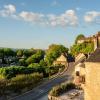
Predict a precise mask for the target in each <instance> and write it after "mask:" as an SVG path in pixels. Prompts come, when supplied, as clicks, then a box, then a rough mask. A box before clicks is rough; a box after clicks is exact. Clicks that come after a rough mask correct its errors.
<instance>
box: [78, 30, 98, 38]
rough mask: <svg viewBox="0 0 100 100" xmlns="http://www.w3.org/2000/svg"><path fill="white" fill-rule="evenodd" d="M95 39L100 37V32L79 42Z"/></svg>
mask: <svg viewBox="0 0 100 100" xmlns="http://www.w3.org/2000/svg"><path fill="white" fill-rule="evenodd" d="M95 37H100V31H98V32H97V33H96V34H95V35H92V36H89V37H82V38H80V39H79V40H92V39H94V38H95Z"/></svg>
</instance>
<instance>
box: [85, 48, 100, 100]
mask: <svg viewBox="0 0 100 100" xmlns="http://www.w3.org/2000/svg"><path fill="white" fill-rule="evenodd" d="M84 91H85V100H100V48H97V49H96V50H95V52H94V53H93V54H91V55H90V57H89V58H88V59H87V60H86V62H85V85H84Z"/></svg>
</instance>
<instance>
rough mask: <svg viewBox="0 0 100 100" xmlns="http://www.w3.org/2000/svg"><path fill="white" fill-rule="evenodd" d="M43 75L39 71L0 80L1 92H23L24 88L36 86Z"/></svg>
mask: <svg viewBox="0 0 100 100" xmlns="http://www.w3.org/2000/svg"><path fill="white" fill-rule="evenodd" d="M42 79H43V75H42V74H39V73H33V74H23V75H17V76H16V77H13V78H11V79H10V80H8V79H7V80H1V81H0V94H1V95H4V94H5V92H7V91H14V92H21V91H22V90H23V89H27V88H28V89H29V88H31V87H32V88H33V87H35V86H36V85H37V84H38V83H39V82H40V81H41V80H42Z"/></svg>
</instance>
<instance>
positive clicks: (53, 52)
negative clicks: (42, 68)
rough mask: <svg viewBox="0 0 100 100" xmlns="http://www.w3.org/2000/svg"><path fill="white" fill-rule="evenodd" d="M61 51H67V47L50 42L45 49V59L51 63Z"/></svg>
mask: <svg viewBox="0 0 100 100" xmlns="http://www.w3.org/2000/svg"><path fill="white" fill-rule="evenodd" d="M61 53H68V48H66V47H64V46H63V45H57V44H52V45H50V46H49V49H48V50H47V51H46V57H45V61H46V62H47V64H48V65H51V64H52V63H53V61H54V60H56V58H57V57H59V56H60V55H61Z"/></svg>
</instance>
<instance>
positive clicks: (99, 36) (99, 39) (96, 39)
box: [77, 31, 100, 50]
mask: <svg viewBox="0 0 100 100" xmlns="http://www.w3.org/2000/svg"><path fill="white" fill-rule="evenodd" d="M85 42H86V43H89V42H93V43H95V44H94V50H95V49H96V48H97V46H100V31H99V32H97V33H96V34H95V35H93V36H90V37H86V38H82V39H80V40H78V41H77V44H81V43H85Z"/></svg>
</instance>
